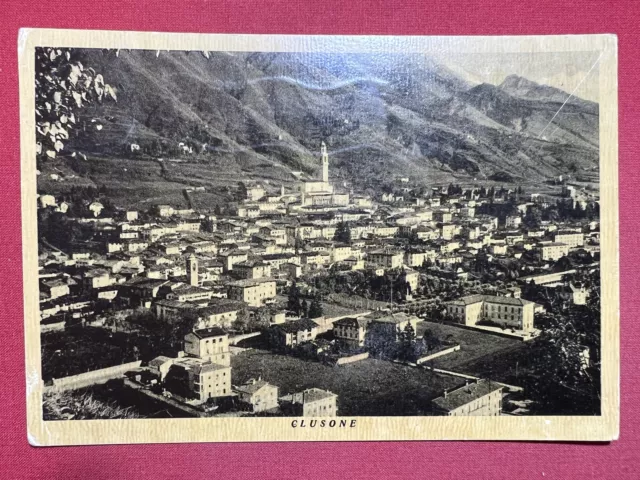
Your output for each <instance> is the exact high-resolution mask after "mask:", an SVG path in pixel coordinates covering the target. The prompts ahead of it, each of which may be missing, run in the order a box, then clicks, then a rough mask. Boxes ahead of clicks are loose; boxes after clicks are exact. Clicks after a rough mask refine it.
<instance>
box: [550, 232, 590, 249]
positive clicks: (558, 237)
mask: <svg viewBox="0 0 640 480" xmlns="http://www.w3.org/2000/svg"><path fill="white" fill-rule="evenodd" d="M553 241H554V242H555V243H564V244H565V245H568V246H569V248H575V247H581V246H583V245H584V234H583V233H581V232H570V231H559V232H556V233H555V235H554V236H553Z"/></svg>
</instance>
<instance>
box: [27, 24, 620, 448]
mask: <svg viewBox="0 0 640 480" xmlns="http://www.w3.org/2000/svg"><path fill="white" fill-rule="evenodd" d="M18 44H19V45H18V51H19V56H20V100H21V103H20V104H21V129H22V130H21V156H22V157H21V158H22V206H23V207H22V208H23V219H22V220H23V227H22V229H23V230H22V231H23V245H24V248H23V251H24V262H23V265H24V292H25V293H24V303H25V337H26V372H25V373H26V378H27V404H28V440H29V443H30V444H32V445H34V446H47V445H83V444H107V443H150V442H202V441H211V442H222V441H224V442H229V441H232V442H247V441H256V442H258V441H259V442H264V441H311V440H313V441H325V440H326V441H353V440H445V439H447V440H455V439H469V440H471V439H474V440H545V441H548V440H574V441H609V440H614V439H617V437H618V431H619V349H618V335H619V318H618V315H619V313H618V312H619V298H618V284H619V277H618V262H619V260H618V200H617V176H618V173H617V153H618V152H617V149H618V147H617V77H616V75H617V73H616V72H617V39H616V37H615V36H612V35H577V36H524V37H372V36H367V37H357V36H350V37H346V36H322V37H307V36H278V35H263V36H260V35H246V36H245V35H201V34H197V35H196V34H159V33H137V32H109V31H76V30H38V29H22V30H20V34H19V38H18Z"/></svg>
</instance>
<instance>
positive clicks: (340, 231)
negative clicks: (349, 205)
mask: <svg viewBox="0 0 640 480" xmlns="http://www.w3.org/2000/svg"><path fill="white" fill-rule="evenodd" d="M333 239H334V240H335V241H336V242H341V243H351V228H350V227H349V224H348V223H346V222H340V223H338V224H337V225H336V231H335V233H334V234H333Z"/></svg>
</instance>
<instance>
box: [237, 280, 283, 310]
mask: <svg viewBox="0 0 640 480" xmlns="http://www.w3.org/2000/svg"><path fill="white" fill-rule="evenodd" d="M227 288H228V291H227V296H228V298H230V299H232V300H241V301H243V302H245V303H247V304H248V305H249V306H251V307H259V306H261V305H264V303H265V302H267V301H268V300H271V299H273V298H275V297H276V282H275V280H272V279H269V278H258V279H255V280H238V281H237V282H231V283H229V284H228V285H227Z"/></svg>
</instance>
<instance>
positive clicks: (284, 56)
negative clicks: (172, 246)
mask: <svg viewBox="0 0 640 480" xmlns="http://www.w3.org/2000/svg"><path fill="white" fill-rule="evenodd" d="M80 54H81V57H82V62H83V64H84V65H86V66H91V67H92V68H94V69H95V70H96V71H97V72H100V73H102V74H103V76H104V78H105V81H106V82H108V83H109V84H111V85H113V86H115V88H116V90H117V95H118V101H117V102H104V103H102V104H94V105H93V106H91V107H89V108H88V109H87V110H86V111H84V112H82V115H83V117H84V119H85V125H86V124H87V123H86V122H88V121H89V119H90V121H91V122H94V123H96V122H97V123H99V124H100V125H101V129H100V130H97V129H93V128H86V126H85V127H84V128H83V132H82V134H80V135H77V136H75V137H74V138H73V139H72V140H71V142H70V145H69V151H76V150H77V151H82V152H84V153H85V154H87V155H89V156H94V157H101V158H104V157H123V158H126V157H128V156H131V149H132V147H131V145H138V146H139V147H140V152H145V153H146V154H148V155H149V156H153V157H160V158H165V159H168V158H173V157H175V158H180V159H186V160H188V161H189V162H191V161H193V162H196V163H199V164H200V165H204V166H206V168H210V169H211V168H213V169H214V170H217V171H219V172H226V173H232V174H233V175H236V173H237V174H238V175H246V176H255V177H261V176H262V177H264V178H273V179H274V180H281V181H287V180H292V179H293V178H294V175H292V172H297V171H301V172H304V173H305V174H307V175H315V174H317V171H318V169H319V146H320V143H321V142H322V141H324V142H326V144H327V146H328V149H329V155H330V162H331V168H332V170H331V171H332V177H333V178H342V179H345V180H349V181H354V180H357V179H361V178H364V177H372V176H377V177H379V178H388V177H389V176H391V175H397V174H401V175H410V176H413V177H421V178H424V179H428V180H432V181H447V180H448V179H463V180H464V179H468V180H472V179H478V180H481V179H487V178H493V177H494V176H496V175H502V176H504V175H507V176H508V177H511V178H513V179H514V181H528V182H536V181H542V180H544V179H546V178H549V177H552V176H557V175H563V174H569V173H572V172H577V171H581V170H596V169H597V166H598V158H599V156H598V104H597V103H594V102H591V101H587V100H583V99H580V98H578V97H576V96H570V95H569V94H568V93H567V92H564V91H562V90H559V89H557V88H554V87H551V86H547V85H541V84H538V83H535V82H532V81H530V80H527V79H526V78H522V77H519V76H516V75H512V76H509V77H507V78H506V79H505V80H504V81H503V82H502V83H501V84H500V85H491V84H487V83H483V84H477V85H473V84H470V83H469V82H467V81H466V80H464V79H463V78H461V77H460V76H458V75H456V74H455V73H453V72H452V71H451V70H449V69H448V68H446V67H445V66H443V65H441V64H439V63H437V62H436V61H434V60H432V59H430V58H428V57H425V56H423V55H420V56H418V55H401V54H393V55H386V54H385V55H374V54H320V53H226V52H166V51H160V52H156V51H141V50H138V51H134V50H131V51H127V50H120V51H118V52H116V51H114V50H110V51H104V50H82V51H81V52H80ZM188 148H190V151H189V152H188V153H185V152H184V150H185V149H188ZM187 176H188V175H187ZM234 178H237V177H236V176H234Z"/></svg>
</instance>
